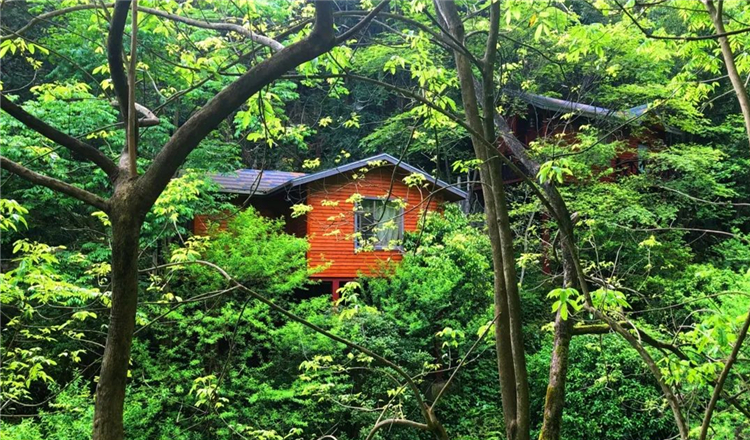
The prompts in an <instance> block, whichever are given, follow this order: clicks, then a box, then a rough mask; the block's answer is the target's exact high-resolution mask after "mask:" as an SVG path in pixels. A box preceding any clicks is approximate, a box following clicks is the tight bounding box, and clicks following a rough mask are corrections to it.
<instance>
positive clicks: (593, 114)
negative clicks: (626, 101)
mask: <svg viewBox="0 0 750 440" xmlns="http://www.w3.org/2000/svg"><path fill="white" fill-rule="evenodd" d="M512 94H513V95H516V96H517V97H518V98H520V99H521V100H523V101H525V102H527V103H529V104H531V105H532V106H534V107H536V108H541V109H544V110H550V111H555V112H565V113H578V114H580V115H582V116H587V117H589V118H607V117H615V118H619V119H630V118H634V117H637V116H641V115H642V114H643V113H645V112H646V110H647V109H648V104H646V105H640V106H638V107H633V108H629V109H627V110H613V109H608V108H605V107H597V106H595V105H589V104H584V103H582V102H575V101H566V100H564V99H558V98H550V97H549V96H543V95H537V94H534V93H526V92H513V93H512Z"/></svg>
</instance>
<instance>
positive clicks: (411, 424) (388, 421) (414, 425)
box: [365, 419, 430, 440]
mask: <svg viewBox="0 0 750 440" xmlns="http://www.w3.org/2000/svg"><path fill="white" fill-rule="evenodd" d="M394 425H396V426H407V427H409V428H417V429H421V430H422V431H429V430H430V427H429V426H427V425H425V424H424V423H419V422H414V421H411V420H407V419H385V420H381V421H380V422H378V423H376V424H375V426H373V427H372V429H371V430H370V433H369V434H367V437H365V440H372V438H373V436H375V434H376V433H377V432H378V431H379V430H380V429H382V428H385V427H386V426H394Z"/></svg>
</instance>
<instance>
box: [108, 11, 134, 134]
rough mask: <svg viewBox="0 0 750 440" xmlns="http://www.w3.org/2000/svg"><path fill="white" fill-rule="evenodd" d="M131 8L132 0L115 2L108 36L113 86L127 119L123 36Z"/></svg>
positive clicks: (126, 84)
mask: <svg viewBox="0 0 750 440" xmlns="http://www.w3.org/2000/svg"><path fill="white" fill-rule="evenodd" d="M129 9H130V0H123V1H119V2H117V3H115V10H114V12H113V13H112V22H111V23H110V25H109V36H108V37H107V62H108V63H109V72H110V76H111V77H112V87H113V88H114V89H115V95H117V101H118V102H119V103H120V113H121V114H122V118H123V120H125V121H127V120H128V77H127V75H126V74H125V67H124V65H123V64H124V63H123V60H122V36H123V33H124V32H125V21H126V20H127V18H128V11H129Z"/></svg>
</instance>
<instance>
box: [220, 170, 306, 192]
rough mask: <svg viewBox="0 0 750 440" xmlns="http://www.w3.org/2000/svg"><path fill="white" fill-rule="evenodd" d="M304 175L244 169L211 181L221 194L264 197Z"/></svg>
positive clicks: (221, 175)
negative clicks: (218, 186) (219, 188)
mask: <svg viewBox="0 0 750 440" xmlns="http://www.w3.org/2000/svg"><path fill="white" fill-rule="evenodd" d="M304 175H305V173H290V172H286V171H271V170H266V171H262V170H251V169H242V170H237V171H236V172H234V173H228V174H215V175H213V176H211V179H213V181H214V182H216V183H218V184H219V185H220V186H221V192H227V193H234V194H248V195H259V196H262V195H265V194H268V193H269V192H271V191H272V190H274V189H275V188H278V187H279V186H281V185H284V184H285V183H288V182H289V181H291V180H293V179H296V178H298V177H302V176H304Z"/></svg>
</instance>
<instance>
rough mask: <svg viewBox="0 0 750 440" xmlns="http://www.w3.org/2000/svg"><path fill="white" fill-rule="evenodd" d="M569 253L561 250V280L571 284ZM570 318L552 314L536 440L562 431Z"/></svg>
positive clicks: (550, 438) (553, 439)
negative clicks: (552, 337) (550, 344)
mask: <svg viewBox="0 0 750 440" xmlns="http://www.w3.org/2000/svg"><path fill="white" fill-rule="evenodd" d="M572 264H573V262H572V261H571V260H570V256H569V255H567V254H566V253H565V252H564V251H563V280H564V284H565V287H573V286H575V283H574V280H575V274H574V272H573V270H574V269H573V267H572ZM572 326H573V321H572V319H563V318H562V314H561V313H560V311H559V310H558V311H557V315H555V342H554V345H553V347H552V358H551V359H550V365H549V382H548V383H547V394H546V395H545V400H544V419H543V422H542V430H541V431H540V432H539V440H559V439H560V435H561V433H562V414H563V409H564V408H565V384H566V382H567V380H566V379H567V378H566V376H567V374H568V364H569V362H568V360H569V351H570V339H571V337H572V334H571V327H572Z"/></svg>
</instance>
